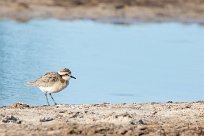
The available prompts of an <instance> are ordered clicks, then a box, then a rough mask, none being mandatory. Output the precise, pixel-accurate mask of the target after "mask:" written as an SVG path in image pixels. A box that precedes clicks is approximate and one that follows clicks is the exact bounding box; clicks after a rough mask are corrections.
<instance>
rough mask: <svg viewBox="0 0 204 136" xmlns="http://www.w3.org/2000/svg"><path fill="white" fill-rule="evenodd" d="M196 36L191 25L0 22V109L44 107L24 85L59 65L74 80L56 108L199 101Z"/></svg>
mask: <svg viewBox="0 0 204 136" xmlns="http://www.w3.org/2000/svg"><path fill="white" fill-rule="evenodd" d="M203 36H204V27H202V26H199V25H195V24H192V25H183V24H178V23H162V24H157V23H149V24H148V23H145V24H135V25H114V24H103V23H97V22H92V21H59V20H33V21H30V22H26V23H19V22H14V21H8V20H7V21H0V72H1V73H0V106H2V105H9V104H13V103H16V102H23V103H27V104H30V105H44V104H46V100H45V96H44V95H43V93H42V92H41V91H40V90H39V89H38V88H33V87H28V86H24V83H25V82H27V81H32V80H34V79H36V78H38V77H39V76H41V75H43V74H44V73H46V72H49V71H58V70H59V69H61V68H62V67H68V68H70V69H71V71H72V74H73V75H74V76H75V77H76V78H77V79H76V80H71V81H70V85H69V86H68V87H67V88H66V89H64V90H63V91H62V92H60V93H58V94H54V95H53V97H54V98H55V100H56V101H57V102H58V103H70V104H72V103H75V104H79V103H103V102H110V103H133V102H151V101H157V102H165V101H170V100H171V101H198V100H203V99H204V37H203ZM50 101H51V99H50Z"/></svg>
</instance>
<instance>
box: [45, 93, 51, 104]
mask: <svg viewBox="0 0 204 136" xmlns="http://www.w3.org/2000/svg"><path fill="white" fill-rule="evenodd" d="M45 97H46V100H47V105H50V104H49V101H48V99H47V93H45Z"/></svg>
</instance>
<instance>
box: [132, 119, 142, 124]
mask: <svg viewBox="0 0 204 136" xmlns="http://www.w3.org/2000/svg"><path fill="white" fill-rule="evenodd" d="M130 124H131V125H144V124H145V123H144V121H143V120H142V119H140V120H132V121H130Z"/></svg>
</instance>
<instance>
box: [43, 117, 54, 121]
mask: <svg viewBox="0 0 204 136" xmlns="http://www.w3.org/2000/svg"><path fill="white" fill-rule="evenodd" d="M52 120H54V119H53V118H51V117H44V118H42V119H40V122H48V121H52Z"/></svg>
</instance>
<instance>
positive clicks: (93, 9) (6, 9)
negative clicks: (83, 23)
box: [0, 0, 204, 24]
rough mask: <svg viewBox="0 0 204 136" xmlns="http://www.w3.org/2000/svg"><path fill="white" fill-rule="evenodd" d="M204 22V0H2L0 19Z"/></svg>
mask: <svg viewBox="0 0 204 136" xmlns="http://www.w3.org/2000/svg"><path fill="white" fill-rule="evenodd" d="M45 18H57V19H64V20H73V19H92V20H97V21H105V22H113V23H134V22H169V21H170V22H171V21H174V22H175V21H176V22H184V23H200V24H203V23H204V1H203V0H168V1H166V0H71V1H69V0H43V1H42V0H32V1H27V0H0V19H15V20H18V21H28V20H30V19H45Z"/></svg>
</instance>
